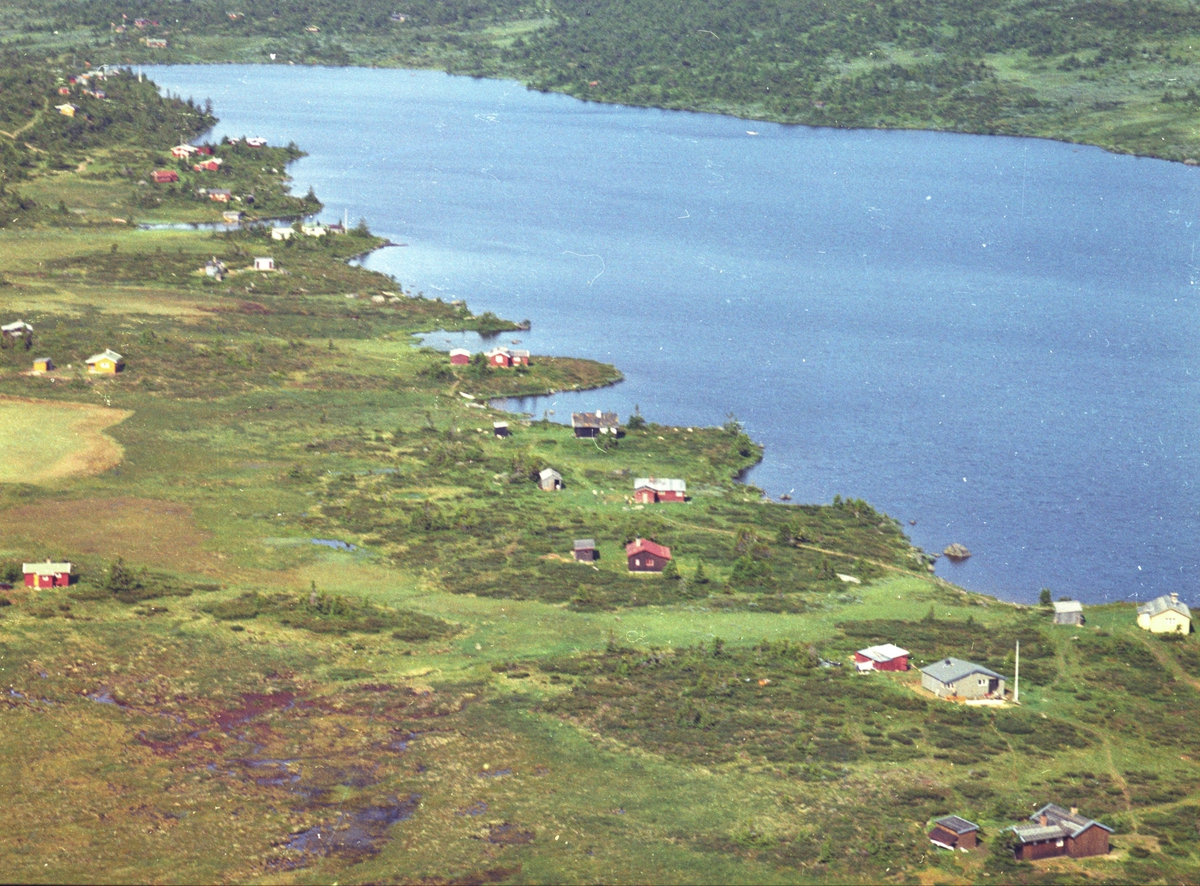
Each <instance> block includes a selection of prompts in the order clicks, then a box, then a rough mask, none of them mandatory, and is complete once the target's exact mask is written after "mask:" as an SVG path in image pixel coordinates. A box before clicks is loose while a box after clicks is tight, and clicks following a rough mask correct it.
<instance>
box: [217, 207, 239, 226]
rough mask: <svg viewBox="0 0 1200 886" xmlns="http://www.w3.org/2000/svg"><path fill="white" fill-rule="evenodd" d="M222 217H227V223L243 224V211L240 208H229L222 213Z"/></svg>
mask: <svg viewBox="0 0 1200 886" xmlns="http://www.w3.org/2000/svg"><path fill="white" fill-rule="evenodd" d="M221 218H223V219H225V224H227V225H236V224H241V221H242V213H241V210H238V209H227V210H225V211H224V212H222V213H221Z"/></svg>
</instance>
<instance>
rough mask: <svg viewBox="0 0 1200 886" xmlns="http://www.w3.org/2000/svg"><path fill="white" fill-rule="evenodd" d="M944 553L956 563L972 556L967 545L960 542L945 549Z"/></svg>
mask: <svg viewBox="0 0 1200 886" xmlns="http://www.w3.org/2000/svg"><path fill="white" fill-rule="evenodd" d="M942 553H943V554H945V555H946V556H947V557H949V558H950V559H951V560H953V561H954V562H955V563H959V562H961V561H963V560H966V559H967V558H968V557H970V556H971V552H970V551H968V550H967V548H966V545H960V544H959V543H958V542H955V543H954V544H952V545H949V546H948V547H947V548H946V549H945V550H944V551H942Z"/></svg>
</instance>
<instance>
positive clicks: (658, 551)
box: [625, 538, 671, 572]
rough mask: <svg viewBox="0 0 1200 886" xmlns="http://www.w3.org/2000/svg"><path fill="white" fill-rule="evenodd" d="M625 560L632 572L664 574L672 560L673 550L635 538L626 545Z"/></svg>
mask: <svg viewBox="0 0 1200 886" xmlns="http://www.w3.org/2000/svg"><path fill="white" fill-rule="evenodd" d="M625 559H626V560H628V561H629V571H630V572H662V571H663V569H664V568H665V567H666V565H667V561H668V560H670V559H671V549H670V548H668V547H667V546H666V545H660V544H656V543H655V542H652V541H649V540H648V539H644V538H635V539H634V540H633V541H631V542H630V543H629V544H627V545H625Z"/></svg>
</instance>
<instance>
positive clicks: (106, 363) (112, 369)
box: [87, 348, 125, 375]
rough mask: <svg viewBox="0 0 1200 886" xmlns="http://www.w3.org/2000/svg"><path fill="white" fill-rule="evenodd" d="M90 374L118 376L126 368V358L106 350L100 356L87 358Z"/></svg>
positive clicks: (95, 355)
mask: <svg viewBox="0 0 1200 886" xmlns="http://www.w3.org/2000/svg"><path fill="white" fill-rule="evenodd" d="M87 368H88V372H94V373H97V374H100V375H116V374H117V373H118V372H120V371H121V370H122V369H124V368H125V358H124V357H122V356H121V355H120V354H118V353H117V352H116V351H114V350H111V349H109V348H105V349H104V350H103V351H101V352H100V353H99V354H94V355H92V356H91V357H88V358H87Z"/></svg>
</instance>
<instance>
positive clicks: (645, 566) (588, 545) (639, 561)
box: [571, 538, 671, 572]
mask: <svg viewBox="0 0 1200 886" xmlns="http://www.w3.org/2000/svg"><path fill="white" fill-rule="evenodd" d="M571 556H573V557H574V558H575V559H576V560H578V561H579V562H580V563H594V562H595V561H597V560H599V559H600V552H599V550H597V548H596V540H595V539H594V538H577V539H575V546H574V548H573V549H572V551H571ZM625 560H626V564H627V566H628V568H629V571H630V572H662V571H663V569H665V568H666V566H667V563H669V562H670V560H671V549H670V548H669V547H667V546H666V545H660V544H658V543H657V542H654V541H650V540H649V539H647V538H635V539H634V540H633V541H631V542H629V544H627V545H625Z"/></svg>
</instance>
